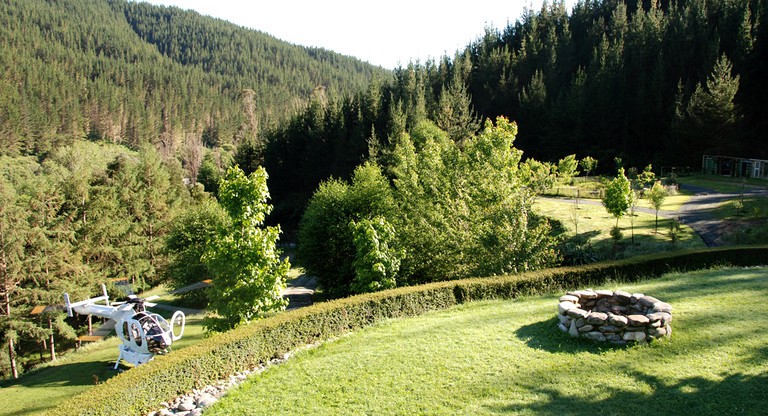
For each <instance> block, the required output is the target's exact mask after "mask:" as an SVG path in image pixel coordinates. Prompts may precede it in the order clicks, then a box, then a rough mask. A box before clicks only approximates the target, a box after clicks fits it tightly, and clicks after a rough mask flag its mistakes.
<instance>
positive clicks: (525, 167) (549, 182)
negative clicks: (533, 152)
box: [520, 159, 557, 194]
mask: <svg viewBox="0 0 768 416" xmlns="http://www.w3.org/2000/svg"><path fill="white" fill-rule="evenodd" d="M556 170H557V166H554V165H552V164H551V163H547V162H539V161H538V160H536V159H526V160H525V162H523V163H521V164H520V175H521V176H522V179H523V182H525V184H526V186H528V187H529V188H530V189H531V190H533V192H535V193H536V194H541V193H543V192H545V191H546V190H548V189H551V188H552V186H554V184H555V179H556Z"/></svg>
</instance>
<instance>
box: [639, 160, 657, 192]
mask: <svg viewBox="0 0 768 416" xmlns="http://www.w3.org/2000/svg"><path fill="white" fill-rule="evenodd" d="M637 182H638V184H639V185H640V186H641V187H642V188H650V187H651V186H653V184H654V183H655V182H656V174H655V173H653V166H651V165H648V166H646V167H645V169H643V172H642V173H640V174H639V175H637Z"/></svg>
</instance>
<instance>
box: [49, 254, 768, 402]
mask: <svg viewBox="0 0 768 416" xmlns="http://www.w3.org/2000/svg"><path fill="white" fill-rule="evenodd" d="M765 264H768V246H760V247H747V248H725V249H713V250H698V251H691V252H685V253H675V254H657V255H653V256H646V257H635V258H632V259H626V260H621V261H615V262H607V263H600V264H590V265H586V266H581V267H562V268H557V269H548V270H539V271H535V272H529V273H524V274H519V275H511V276H499V277H492V278H484V279H465V280H456V281H447V282H439V283H431V284H427V285H422V286H412V287H405V288H399V289H393V290H388V291H384V292H378V293H372V294H365V295H359V296H355V297H351V298H346V299H340V300H337V301H333V302H327V303H321V304H315V305H313V306H310V307H307V308H303V309H297V310H293V311H290V312H285V313H282V314H279V315H276V316H274V317H271V318H268V319H264V320H262V321H258V322H255V323H253V324H250V325H245V326H241V327H238V328H236V329H235V330H232V331H230V332H226V333H223V334H218V335H215V336H213V337H211V338H209V339H208V340H206V341H203V342H201V343H200V344H197V345H194V346H192V347H189V348H187V349H185V350H182V351H179V352H175V353H172V354H170V355H167V356H162V357H158V358H156V359H155V360H153V361H152V362H150V363H147V364H144V365H141V366H139V367H137V368H135V369H132V370H130V371H128V372H126V373H123V374H121V375H119V376H117V377H114V378H112V379H110V380H107V381H106V382H105V383H102V384H99V385H98V386H96V387H94V388H93V389H92V390H89V391H88V392H86V393H83V394H82V395H79V396H77V397H74V398H72V399H70V400H68V401H67V402H65V403H63V404H61V405H60V406H59V407H57V408H56V409H54V410H53V411H52V412H51V414H52V415H68V416H69V415H79V414H89V415H113V414H138V413H142V412H147V411H150V410H152V409H154V408H157V407H159V403H160V402H162V401H164V400H170V399H171V398H172V397H175V396H176V395H178V394H179V393H183V392H187V391H191V390H192V389H194V388H200V387H203V386H205V385H207V384H211V383H213V382H214V381H216V380H218V379H222V378H224V377H226V376H227V375H229V374H232V373H234V372H236V371H239V370H242V369H244V368H248V367H254V366H257V365H259V364H264V363H266V362H268V361H269V360H270V359H271V358H273V357H281V356H283V355H284V354H285V353H287V352H289V351H291V350H294V349H296V348H299V347H301V346H304V345H307V344H310V343H314V342H318V341H323V340H327V339H329V338H333V337H336V336H339V335H342V334H344V333H347V332H350V331H354V330H357V329H360V328H363V327H366V326H369V325H372V324H375V323H377V322H381V321H382V320H385V319H391V318H400V317H406V316H415V315H419V314H421V313H424V312H428V311H433V310H440V309H446V308H449V307H451V306H454V305H456V304H458V303H463V302H470V301H477V300H486V299H511V298H515V297H518V296H529V295H536V294H541V293H552V292H562V291H564V290H570V289H575V288H584V287H590V286H594V287H597V286H599V285H603V284H605V283H606V282H609V281H636V280H639V279H642V278H648V277H657V276H661V275H663V274H665V273H668V272H671V271H689V270H696V269H703V268H709V267H713V266H718V265H733V266H756V265H765Z"/></svg>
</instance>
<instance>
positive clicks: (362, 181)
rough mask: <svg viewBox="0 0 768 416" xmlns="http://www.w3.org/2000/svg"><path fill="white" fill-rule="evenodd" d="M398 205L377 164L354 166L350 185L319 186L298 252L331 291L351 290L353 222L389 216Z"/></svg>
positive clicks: (306, 216) (302, 228) (334, 293)
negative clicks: (395, 203) (395, 204)
mask: <svg viewBox="0 0 768 416" xmlns="http://www.w3.org/2000/svg"><path fill="white" fill-rule="evenodd" d="M393 209H394V199H393V197H392V190H391V188H390V186H389V183H387V180H386V179H385V178H384V175H383V174H382V173H381V169H380V168H379V167H378V166H377V165H375V164H370V163H367V164H365V165H362V166H360V167H358V168H357V169H355V172H354V174H353V176H352V184H351V185H347V184H346V183H345V182H343V181H340V180H336V179H331V180H328V181H326V182H323V183H321V184H320V187H319V188H318V190H317V191H316V192H315V194H314V195H313V196H312V199H310V201H309V205H308V206H307V211H306V213H305V214H304V217H303V218H302V219H301V223H300V224H299V247H298V253H297V254H298V257H299V261H300V262H301V263H302V264H303V265H304V268H305V269H306V272H307V274H309V275H312V276H317V279H318V282H319V283H320V285H321V286H322V288H323V291H324V292H325V293H326V294H327V295H329V296H330V297H340V296H346V295H348V294H350V293H351V285H352V283H353V282H354V280H355V268H354V265H353V261H354V259H355V244H354V238H353V229H352V227H350V222H356V221H360V220H367V219H373V218H374V217H376V216H381V217H384V218H388V217H389V216H390V215H389V213H390V212H391V211H392V210H393Z"/></svg>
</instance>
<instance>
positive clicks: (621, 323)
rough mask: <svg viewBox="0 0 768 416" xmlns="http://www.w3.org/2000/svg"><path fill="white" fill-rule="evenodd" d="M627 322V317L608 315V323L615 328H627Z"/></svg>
mask: <svg viewBox="0 0 768 416" xmlns="http://www.w3.org/2000/svg"><path fill="white" fill-rule="evenodd" d="M627 322H628V321H627V317H626V316H622V315H614V314H609V315H608V323H609V324H611V325H613V326H616V327H619V328H621V327H625V326H627Z"/></svg>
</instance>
